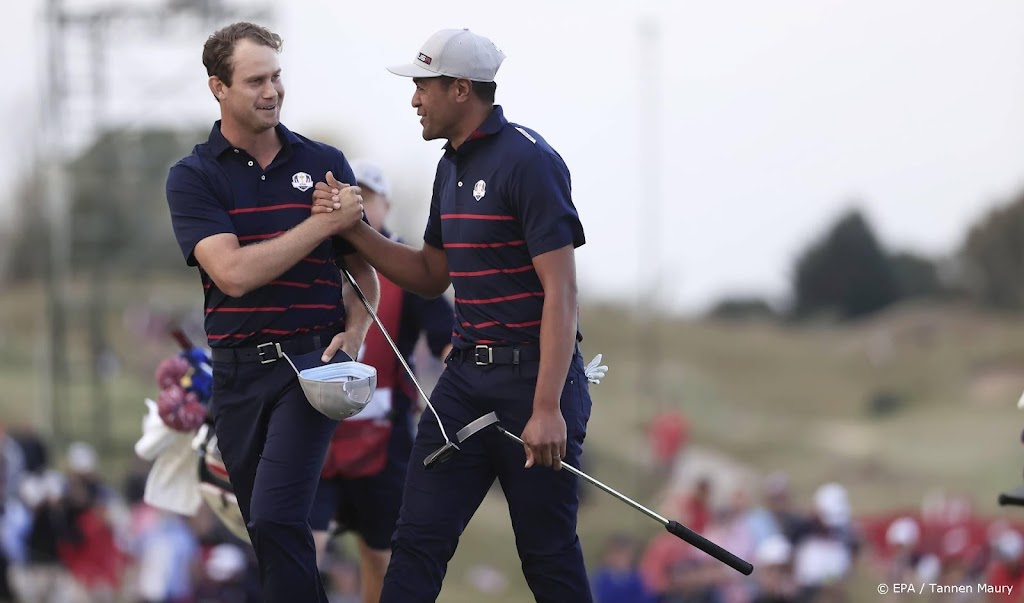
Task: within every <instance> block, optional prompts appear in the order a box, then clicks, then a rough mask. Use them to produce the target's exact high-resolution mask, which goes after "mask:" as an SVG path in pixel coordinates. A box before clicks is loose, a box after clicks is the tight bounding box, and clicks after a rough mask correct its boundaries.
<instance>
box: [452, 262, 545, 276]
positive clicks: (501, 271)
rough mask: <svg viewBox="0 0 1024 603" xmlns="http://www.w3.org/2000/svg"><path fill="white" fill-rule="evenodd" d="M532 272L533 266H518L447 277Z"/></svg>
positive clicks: (454, 273) (454, 274)
mask: <svg viewBox="0 0 1024 603" xmlns="http://www.w3.org/2000/svg"><path fill="white" fill-rule="evenodd" d="M530 270H533V264H527V265H526V266H520V267H519V268H492V269H490V270H473V271H470V272H458V271H456V272H449V273H448V276H488V275H491V274H515V273H517V272H529V271H530Z"/></svg>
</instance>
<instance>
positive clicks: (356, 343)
mask: <svg viewBox="0 0 1024 603" xmlns="http://www.w3.org/2000/svg"><path fill="white" fill-rule="evenodd" d="M345 264H346V265H345V269H347V270H348V271H349V274H351V275H352V278H353V279H354V280H355V282H356V284H357V285H358V286H359V290H360V291H362V292H363V295H364V296H365V298H366V303H368V304H369V305H370V308H372V309H373V311H374V312H376V311H377V306H378V304H379V303H380V282H379V281H378V280H377V273H376V272H375V271H374V269H373V267H372V266H370V265H369V264H368V263H366V261H365V260H363V259H362V258H360V257H359V256H358V255H351V256H347V257H346V258H345ZM341 296H342V303H343V304H344V306H345V340H346V342H345V347H346V350H345V351H346V353H348V354H349V355H350V356H352V358H353V359H355V358H356V354H358V353H359V347H360V346H361V345H362V344H363V341H364V340H365V339H366V333H367V331H369V329H370V324H371V323H372V322H373V317H372V316H370V313H369V311H367V309H366V305H365V304H364V303H363V301H362V300H361V299H360V298H359V294H358V293H356V292H355V290H354V289H353V288H352V287H351V286H350V283H348V282H347V279H346V285H345V287H343V288H342V291H341Z"/></svg>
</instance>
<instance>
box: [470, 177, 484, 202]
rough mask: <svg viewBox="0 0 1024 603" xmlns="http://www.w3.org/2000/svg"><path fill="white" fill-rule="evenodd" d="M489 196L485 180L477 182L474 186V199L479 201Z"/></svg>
mask: <svg viewBox="0 0 1024 603" xmlns="http://www.w3.org/2000/svg"><path fill="white" fill-rule="evenodd" d="M486 194H487V183H486V182H484V181H483V180H477V181H476V184H474V185H473V198H474V199H476V200H477V201H479V200H480V199H483V198H484V195H486Z"/></svg>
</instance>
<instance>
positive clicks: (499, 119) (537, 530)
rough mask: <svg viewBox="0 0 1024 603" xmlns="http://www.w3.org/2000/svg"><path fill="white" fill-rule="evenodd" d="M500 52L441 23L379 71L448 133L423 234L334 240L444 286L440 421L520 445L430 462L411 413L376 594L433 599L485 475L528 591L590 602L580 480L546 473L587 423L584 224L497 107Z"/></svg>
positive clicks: (545, 158) (479, 445)
mask: <svg viewBox="0 0 1024 603" xmlns="http://www.w3.org/2000/svg"><path fill="white" fill-rule="evenodd" d="M504 58H505V55H504V53H502V52H501V51H500V50H498V48H497V47H496V46H495V45H494V44H493V43H492V42H491V41H490V40H488V39H487V38H485V37H483V36H480V35H478V34H476V33H473V32H471V31H469V30H466V29H446V30H442V31H439V32H437V33H435V34H434V35H433V36H431V37H430V38H429V39H428V40H427V42H426V43H425V44H424V45H423V46H422V47H421V48H420V50H419V52H418V53H416V54H415V55H413V61H412V62H411V63H410V64H407V65H401V66H398V67H390V68H389V70H390V71H391V72H392V73H395V74H397V75H401V76H405V77H411V78H412V81H413V84H414V85H415V87H416V89H415V92H414V93H413V97H412V106H413V107H414V108H415V109H416V113H417V115H419V117H420V125H421V126H422V135H423V138H424V139H425V140H435V139H439V138H443V139H446V140H447V141H448V142H447V144H446V145H445V148H444V156H443V157H442V158H441V160H440V161H439V162H438V166H437V173H436V175H435V178H434V186H433V194H432V198H431V204H430V214H429V218H428V220H427V226H426V230H425V233H424V236H423V245H422V247H421V248H419V249H416V248H414V247H410V246H406V245H402V244H400V243H397V242H394V241H391V240H389V239H388V238H387V237H384V236H382V235H380V234H379V233H377V232H375V231H374V230H373V229H372V228H370V227H368V226H366V227H363V226H354V227H353V228H350V229H348V230H346V231H345V235H344V236H345V237H346V239H347V240H348V241H350V242H351V243H352V245H353V246H354V247H355V248H356V250H357V251H358V252H359V253H360V254H362V255H363V257H365V258H366V259H367V260H368V261H369V263H370V264H371V265H373V266H375V267H376V268H377V270H378V271H379V272H380V273H381V274H383V275H384V276H386V277H387V278H388V279H390V280H391V281H392V282H394V283H396V284H397V285H399V286H400V287H402V288H404V289H409V290H412V291H414V292H416V293H419V294H421V295H424V296H427V297H436V296H438V295H441V294H442V293H444V291H445V290H446V289H447V288H448V286H449V285H452V284H453V285H454V287H455V318H456V320H455V330H454V333H453V334H452V345H453V346H454V349H453V351H452V353H451V354H450V355H449V356H448V359H447V367H446V368H445V371H444V372H443V373H442V375H441V377H440V379H439V380H438V383H437V385H436V386H435V387H434V390H433V393H432V395H431V402H432V404H433V406H434V407H435V408H436V409H437V411H438V413H439V415H440V419H441V421H442V422H443V423H444V426H445V430H446V431H448V432H455V431H457V430H458V429H460V428H462V427H463V426H465V425H466V424H467V423H469V422H471V421H473V420H474V419H477V418H478V417H480V416H482V415H484V414H486V413H488V412H492V411H493V412H495V413H497V416H498V418H499V419H500V421H501V423H502V426H503V427H505V428H506V429H508V430H509V431H511V432H513V433H518V434H521V437H522V439H523V441H524V442H525V443H526V447H525V450H523V449H519V448H517V447H516V446H514V445H511V444H510V443H509V442H508V440H507V439H503V438H502V436H501V435H499V434H498V433H497V432H496V431H487V432H481V433H479V434H477V435H476V436H474V437H473V438H470V439H468V440H465V441H463V442H462V443H460V444H459V448H460V452H459V453H458V454H457V455H455V456H454V457H453V458H451V459H450V460H448V461H447V462H446V463H443V464H441V465H439V466H438V467H436V468H433V469H431V470H430V471H429V472H428V471H427V470H426V469H425V468H424V466H423V460H424V458H425V457H426V456H427V455H428V454H429V453H430V452H432V451H434V450H437V449H438V447H439V446H441V445H442V444H444V442H445V441H444V438H443V437H442V435H441V432H440V429H439V428H438V426H437V424H436V423H435V421H434V420H433V417H428V416H426V414H424V417H423V418H422V419H421V420H420V423H419V430H418V432H417V435H416V442H415V445H414V447H413V451H412V458H411V460H410V463H409V472H408V476H407V478H406V482H405V493H404V497H403V501H402V510H401V514H400V516H399V520H398V526H397V528H396V530H395V535H394V538H393V539H392V559H391V563H390V565H389V566H388V572H387V576H386V577H385V580H384V590H383V593H382V596H381V601H382V602H383V603H393V602H398V601H401V602H402V603H409V602H417V601H434V600H435V599H436V597H437V595H438V593H439V592H440V590H441V582H442V580H443V578H444V575H445V571H446V569H447V564H448V560H449V559H450V558H451V557H452V555H453V554H454V552H455V547H456V544H457V543H458V539H459V536H460V535H461V534H462V531H463V530H464V529H465V527H466V524H467V523H468V522H469V520H470V518H471V517H472V516H473V513H474V512H475V511H476V509H477V507H478V506H479V504H480V502H481V500H483V497H484V495H485V494H486V493H487V491H488V490H489V489H490V487H491V485H492V484H493V482H494V480H495V479H498V480H499V481H500V483H501V486H502V490H503V491H504V493H505V498H506V499H507V501H508V506H509V514H510V516H511V520H512V527H513V530H514V531H515V534H516V547H517V549H518V552H519V557H520V560H521V562H522V568H523V573H524V575H525V577H526V581H527V583H528V584H529V586H530V589H531V590H532V591H533V595H534V597H535V598H536V600H537V601H550V602H559V603H564V602H566V601H572V602H574V603H587V602H589V601H592V600H593V599H592V596H591V593H590V588H589V584H588V580H587V576H586V569H585V567H584V565H583V556H582V553H581V550H580V543H579V538H578V537H577V535H576V516H577V511H578V504H579V503H578V482H577V479H576V477H575V476H573V475H571V474H568V472H559V471H552V470H551V469H552V468H553V469H556V470H557V469H560V468H561V462H562V460H565V461H566V462H567V463H571V464H575V463H578V462H579V459H580V454H581V452H582V449H583V438H584V435H585V432H586V425H587V421H588V420H589V418H590V406H591V403H590V394H589V390H588V385H587V378H586V376H585V374H584V366H583V360H582V357H581V356H580V352H579V349H578V347H577V341H578V340H581V339H582V337H581V336H580V334H579V330H578V325H577V322H578V321H577V293H576V291H577V287H576V272H575V248H576V247H579V246H580V245H583V243H584V235H583V227H582V225H581V224H580V220H579V216H578V214H577V211H576V208H575V206H574V205H573V202H572V198H571V191H570V189H571V187H570V179H569V170H568V168H567V167H566V165H565V162H564V161H563V160H562V158H561V156H559V154H558V153H557V152H556V151H555V150H554V149H552V148H551V146H550V145H548V143H547V142H546V141H545V140H544V138H543V137H542V136H541V135H540V134H538V133H537V132H535V131H533V130H531V129H529V128H526V127H524V126H520V125H517V124H514V123H510V122H509V121H508V120H507V119H506V118H505V116H504V112H503V110H502V107H500V106H498V105H495V104H494V92H495V88H496V85H495V83H494V78H495V75H496V73H497V71H498V67H499V66H500V65H501V63H502V61H503V60H504ZM316 188H317V191H316V192H315V193H314V199H315V203H316V204H317V205H319V206H320V207H318V208H315V209H317V210H318V211H331V210H333V211H337V210H342V211H350V210H351V208H352V207H353V205H354V202H353V201H352V200H351V199H350V198H348V197H346V196H345V195H342V194H341V192H342V188H343V186H342V185H341V184H340V183H338V182H337V181H333V182H327V183H319V184H317V187H316ZM542 359H543V362H542V361H541V360H542ZM534 465H544V467H534Z"/></svg>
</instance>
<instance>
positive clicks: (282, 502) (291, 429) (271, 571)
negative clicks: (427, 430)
mask: <svg viewBox="0 0 1024 603" xmlns="http://www.w3.org/2000/svg"><path fill="white" fill-rule="evenodd" d="M322 354H323V348H321V349H319V350H315V351H313V352H310V353H307V354H301V355H295V356H290V357H291V359H292V361H293V362H295V364H296V366H297V367H298V368H299V369H300V370H302V369H304V368H309V367H312V366H318V365H320V364H322V363H321V362H320V356H321V355H322ZM348 359H349V358H348V357H347V356H346V355H345V354H344V353H341V352H339V353H338V354H337V355H336V356H335V361H339V362H340V361H343V360H348ZM212 399H213V411H214V421H215V423H214V427H215V431H216V434H217V445H218V447H219V448H220V453H221V455H222V456H223V457H224V465H225V466H226V467H227V470H228V475H229V477H230V478H231V485H232V488H233V489H234V492H235V496H236V497H237V498H238V506H239V507H240V508H241V511H242V517H243V518H245V521H246V525H247V527H248V529H249V538H250V540H252V544H253V548H255V550H256V557H257V559H258V560H259V566H260V577H261V580H262V583H263V596H264V600H266V601H269V602H273V603H277V602H287V603H320V602H324V603H326V601H327V595H326V593H325V592H324V585H323V583H322V582H321V580H320V572H319V571H318V569H317V564H316V552H315V550H314V548H313V535H312V532H311V531H310V527H309V512H310V509H311V508H312V506H313V496H314V495H315V494H316V488H317V483H318V482H319V478H320V470H321V468H322V467H323V463H324V456H325V455H326V453H327V446H328V444H329V443H330V441H331V434H332V433H333V432H334V428H335V427H336V426H337V424H338V422H337V421H334V420H331V419H329V418H327V417H326V416H324V415H322V414H320V412H318V411H317V410H316V409H314V408H313V407H312V406H310V405H309V402H307V401H306V396H305V394H303V393H302V388H301V387H300V386H299V382H298V379H297V378H296V376H295V371H294V370H292V367H291V366H289V364H288V362H287V361H286V360H283V359H282V360H278V361H276V362H273V363H270V364H260V363H259V362H249V363H233V362H215V363H214V365H213V398H212Z"/></svg>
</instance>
